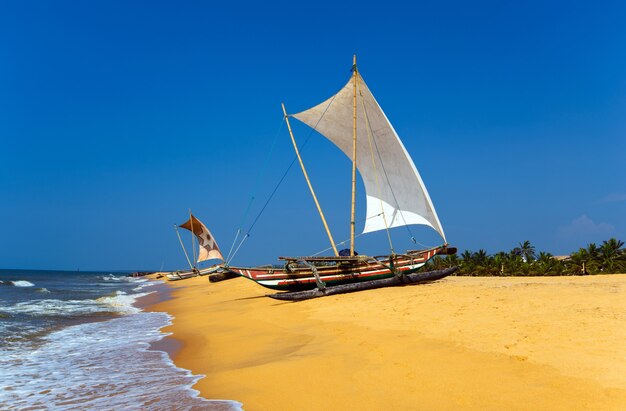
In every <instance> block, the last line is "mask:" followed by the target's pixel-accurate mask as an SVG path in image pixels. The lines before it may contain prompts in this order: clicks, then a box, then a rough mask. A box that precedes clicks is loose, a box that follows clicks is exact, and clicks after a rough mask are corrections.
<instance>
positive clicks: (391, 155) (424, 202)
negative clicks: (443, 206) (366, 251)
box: [293, 73, 445, 241]
mask: <svg viewBox="0 0 626 411" xmlns="http://www.w3.org/2000/svg"><path fill="white" fill-rule="evenodd" d="M355 81H356V82H357V100H358V102H357V156H356V157H357V168H358V170H359V173H360V174H361V177H362V178H363V183H364V184H365V191H366V197H367V203H366V204H367V219H366V223H365V228H364V230H363V232H364V233H367V232H371V231H377V230H383V229H385V228H388V227H389V228H391V227H399V226H403V225H410V224H423V225H427V226H430V227H432V228H433V229H435V230H436V231H437V232H438V233H439V234H440V235H441V237H442V238H443V239H444V241H445V234H444V232H443V228H442V227H441V223H440V222H439V218H438V217H437V212H436V211H435V208H434V206H433V203H432V201H431V199H430V196H429V195H428V191H427V190H426V187H425V186H424V183H423V181H422V178H421V177H420V174H419V172H418V171H417V168H416V167H415V164H414V163H413V159H412V158H411V156H410V155H409V154H408V152H407V151H406V149H405V148H404V145H403V144H402V141H400V138H399V137H398V135H397V134H396V131H395V130H394V128H393V126H392V125H391V123H390V122H389V120H388V119H387V117H386V116H385V113H384V112H383V111H382V109H381V108H380V106H379V105H378V103H377V102H376V99H374V96H373V95H372V93H371V92H370V90H369V89H368V87H367V85H366V84H365V82H364V81H363V78H362V77H361V76H360V74H358V73H357V75H356V76H352V77H351V79H350V81H349V82H348V83H347V84H346V85H345V86H344V87H343V88H342V89H341V90H340V91H339V92H338V93H337V94H336V95H334V96H333V97H331V98H329V99H328V100H326V101H324V102H323V103H321V104H319V105H317V106H315V107H312V108H310V109H308V110H305V111H302V112H300V113H298V114H294V115H293V117H295V118H297V119H298V120H300V121H302V122H303V123H305V124H307V125H308V126H310V127H312V128H314V129H315V130H317V131H318V132H319V133H320V134H322V135H323V136H324V137H326V138H328V139H329V140H330V141H332V142H333V143H334V144H335V145H336V146H337V147H339V148H340V149H341V151H343V152H344V154H346V155H347V156H348V157H349V158H352V145H353V141H352V133H353V115H354V112H353V110H354V109H353V98H354V94H353V90H354V82H355ZM424 147H427V145H424Z"/></svg>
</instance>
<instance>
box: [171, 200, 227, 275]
mask: <svg viewBox="0 0 626 411" xmlns="http://www.w3.org/2000/svg"><path fill="white" fill-rule="evenodd" d="M174 227H175V229H176V235H177V236H178V240H179V242H180V245H181V247H182V249H183V253H184V254H185V258H186V259H187V263H189V270H185V271H175V272H173V273H170V274H167V276H166V277H167V279H168V280H170V281H176V280H183V279H185V278H191V277H195V276H198V275H210V274H218V273H223V271H224V268H223V262H224V257H223V256H222V253H221V251H220V249H219V247H218V245H217V242H216V241H215V239H214V238H213V236H212V235H211V232H210V231H209V229H208V228H207V227H206V226H205V225H204V223H202V221H200V220H198V218H196V217H195V216H194V215H193V214H191V211H189V220H187V221H185V222H184V223H182V224H181V225H178V226H174ZM178 228H183V229H185V230H188V231H190V232H191V233H192V237H191V249H192V252H193V255H192V257H193V263H192V260H191V259H190V258H189V254H188V253H187V249H186V248H185V244H184V243H183V240H182V238H181V237H180V233H179V232H178ZM196 241H197V243H198V248H197V252H196V247H195V242H196ZM208 260H220V261H222V263H219V264H215V265H213V266H211V267H208V268H204V269H199V268H198V264H199V263H201V262H203V261H208Z"/></svg>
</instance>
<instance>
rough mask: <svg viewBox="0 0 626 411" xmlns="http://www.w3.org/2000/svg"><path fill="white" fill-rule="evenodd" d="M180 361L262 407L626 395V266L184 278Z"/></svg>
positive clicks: (222, 392) (424, 405)
mask: <svg viewBox="0 0 626 411" xmlns="http://www.w3.org/2000/svg"><path fill="white" fill-rule="evenodd" d="M171 285H172V286H173V287H175V289H174V291H173V293H172V295H173V297H174V298H173V299H171V300H168V301H165V302H162V303H159V304H157V305H155V306H153V307H152V309H155V310H165V311H168V312H170V313H172V314H173V315H174V316H175V320H174V325H173V326H172V327H170V329H169V330H167V331H172V332H173V333H174V337H175V338H176V339H179V340H180V341H182V342H183V347H182V349H180V350H179V351H178V352H176V353H175V354H174V360H175V362H176V363H177V364H178V365H180V366H181V367H184V368H188V369H190V370H192V371H193V372H194V373H197V374H205V375H206V378H204V379H202V380H200V381H199V383H198V385H197V388H198V389H200V390H201V392H202V393H203V395H204V396H205V397H207V398H218V399H234V400H238V401H241V402H243V404H244V408H245V409H246V410H248V411H250V410H323V409H327V410H334V409H359V410H382V409H412V410H413V409H414V410H419V409H427V410H432V409H476V410H478V409H481V410H482V409H493V410H496V409H497V410H502V409H509V410H510V409H520V410H522V409H542V410H559V409H562V410H573V409H581V410H582V409H585V410H588V409H598V410H621V409H626V275H608V276H587V277H548V278H540V277H531V278H486V277H482V278H470V277H450V278H448V279H445V280H443V281H439V282H437V283H432V284H427V285H417V286H407V287H396V288H387V289H380V290H372V291H364V292H359V293H354V294H346V295H339V296H331V297H325V298H321V299H317V300H310V301H304V302H299V303H290V302H277V301H275V300H272V299H269V298H266V297H263V296H264V294H265V293H267V292H269V290H266V289H264V288H262V287H260V286H257V285H256V284H254V283H252V282H251V281H248V280H245V279H235V280H229V281H225V282H222V283H216V284H211V283H209V282H208V281H207V279H206V278H194V279H189V280H184V281H180V282H177V283H171Z"/></svg>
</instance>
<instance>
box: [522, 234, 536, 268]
mask: <svg viewBox="0 0 626 411" xmlns="http://www.w3.org/2000/svg"><path fill="white" fill-rule="evenodd" d="M519 252H520V256H521V257H522V258H523V259H524V262H527V263H529V262H531V261H533V260H534V259H535V246H534V245H531V244H530V241H528V240H526V241H524V242H523V243H519Z"/></svg>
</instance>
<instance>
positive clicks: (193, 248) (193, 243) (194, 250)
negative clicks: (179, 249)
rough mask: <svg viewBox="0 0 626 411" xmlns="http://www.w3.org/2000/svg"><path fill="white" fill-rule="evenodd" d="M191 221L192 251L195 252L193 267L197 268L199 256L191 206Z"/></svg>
mask: <svg viewBox="0 0 626 411" xmlns="http://www.w3.org/2000/svg"><path fill="white" fill-rule="evenodd" d="M189 222H190V224H191V252H192V253H193V268H196V265H197V263H198V258H197V257H196V242H195V237H196V233H194V232H193V215H192V214H191V208H190V209H189Z"/></svg>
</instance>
